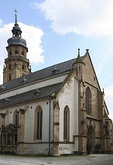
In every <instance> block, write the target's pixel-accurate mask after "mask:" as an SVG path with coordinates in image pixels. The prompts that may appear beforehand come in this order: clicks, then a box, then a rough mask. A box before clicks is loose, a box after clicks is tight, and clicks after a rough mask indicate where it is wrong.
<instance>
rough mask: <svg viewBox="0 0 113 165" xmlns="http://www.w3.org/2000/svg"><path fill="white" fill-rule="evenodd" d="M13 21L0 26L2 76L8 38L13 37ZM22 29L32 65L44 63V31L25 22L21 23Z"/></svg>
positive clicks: (0, 70) (0, 67)
mask: <svg viewBox="0 0 113 165" xmlns="http://www.w3.org/2000/svg"><path fill="white" fill-rule="evenodd" d="M13 26H14V24H13V23H10V24H6V25H3V26H2V27H0V53H1V55H0V78H1V77H3V69H2V68H3V61H4V59H5V58H7V51H6V46H8V45H7V39H9V38H10V37H12V32H11V30H12V27H13ZM19 26H20V27H21V30H22V38H24V39H25V40H26V42H27V47H28V55H27V58H28V59H29V60H30V64H31V67H32V65H33V64H38V63H40V62H41V63H43V62H44V56H43V55H42V53H43V49H42V46H41V38H42V36H43V31H42V30H41V29H39V28H37V27H34V26H28V25H25V24H23V23H19ZM2 81H3V80H2V78H1V79H0V84H1V83H2Z"/></svg>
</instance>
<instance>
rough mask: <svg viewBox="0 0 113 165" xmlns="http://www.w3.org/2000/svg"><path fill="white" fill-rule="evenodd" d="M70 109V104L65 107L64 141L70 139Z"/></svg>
mask: <svg viewBox="0 0 113 165" xmlns="http://www.w3.org/2000/svg"><path fill="white" fill-rule="evenodd" d="M69 132H70V111H69V108H68V106H66V107H65V108H64V141H69Z"/></svg>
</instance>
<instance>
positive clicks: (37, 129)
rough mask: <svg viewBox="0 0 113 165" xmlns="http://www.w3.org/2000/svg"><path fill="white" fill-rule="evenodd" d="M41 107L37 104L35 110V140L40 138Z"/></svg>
mask: <svg viewBox="0 0 113 165" xmlns="http://www.w3.org/2000/svg"><path fill="white" fill-rule="evenodd" d="M42 115H43V114H42V108H41V107H40V106H38V107H37V108H36V110H35V140H41V139H42Z"/></svg>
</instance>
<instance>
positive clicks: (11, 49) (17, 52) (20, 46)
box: [3, 10, 31, 83]
mask: <svg viewBox="0 0 113 165" xmlns="http://www.w3.org/2000/svg"><path fill="white" fill-rule="evenodd" d="M21 34H22V31H21V28H20V27H19V25H18V21H17V11H16V10H15V24H14V27H13V29H12V37H11V38H9V39H8V40H7V43H8V46H7V47H6V49H7V53H8V57H7V58H6V59H5V62H4V63H5V65H4V68H3V83H6V82H8V81H11V80H13V79H16V78H19V77H21V76H22V75H25V74H29V73H30V72H31V68H30V65H29V60H28V59H27V52H28V48H27V47H26V40H24V39H23V38H21Z"/></svg>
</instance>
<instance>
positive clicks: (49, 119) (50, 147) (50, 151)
mask: <svg viewBox="0 0 113 165" xmlns="http://www.w3.org/2000/svg"><path fill="white" fill-rule="evenodd" d="M50 153H51V96H49V151H48V155H50Z"/></svg>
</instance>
